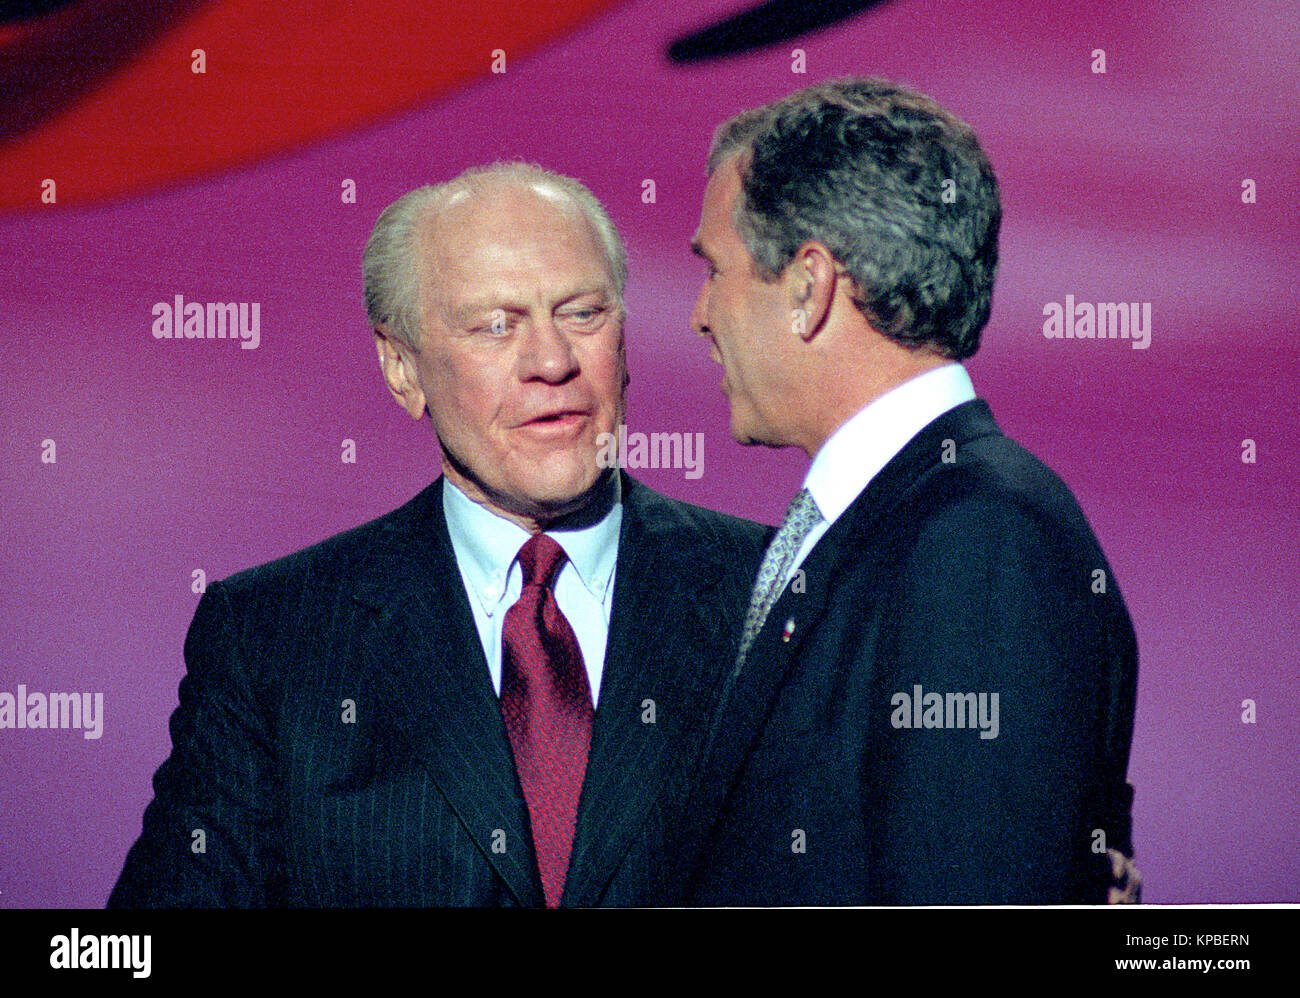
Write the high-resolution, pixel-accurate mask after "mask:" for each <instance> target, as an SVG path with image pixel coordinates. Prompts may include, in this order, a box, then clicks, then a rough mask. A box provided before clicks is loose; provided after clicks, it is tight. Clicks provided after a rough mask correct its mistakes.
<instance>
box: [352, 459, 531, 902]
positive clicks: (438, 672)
mask: <svg viewBox="0 0 1300 998" xmlns="http://www.w3.org/2000/svg"><path fill="white" fill-rule="evenodd" d="M441 488H442V480H441V479H439V480H438V481H436V482H434V483H433V484H432V485H430V486H429V487H428V488H427V489H425V490H424V492H422V493H421V494H420V495H419V496H418V497H417V499H416V500H415V501H414V502H413V503H411V504H410V509H411V516H410V517H409V518H407V519H405V520H395V521H394V522H393V523H392V524H390V525H389V528H388V530H387V531H386V533H385V535H384V537H383V539H382V540H381V542H380V543H379V545H378V546H377V548H376V550H375V551H374V552H373V554H372V555H371V556H370V557H369V558H368V559H367V560H366V562H365V563H364V564H363V565H362V566H360V567H359V570H358V571H359V582H358V586H357V591H356V593H357V599H358V600H360V601H361V602H363V603H366V604H368V605H370V606H373V607H374V608H375V612H374V614H373V615H372V618H371V619H372V623H371V627H370V629H369V630H368V631H367V632H366V633H365V635H364V637H363V639H362V641H363V644H362V650H361V656H362V667H363V668H365V669H366V670H367V671H368V675H369V676H370V677H371V679H372V682H373V689H374V691H375V696H376V697H377V698H378V700H379V703H378V704H377V705H376V709H379V710H385V711H391V712H392V713H393V716H394V718H395V723H394V725H393V728H394V730H395V731H397V732H398V733H399V734H400V737H402V738H404V739H405V740H406V741H407V742H408V743H409V746H410V749H411V751H412V753H413V754H414V756H415V757H416V758H417V759H418V760H419V762H420V763H421V764H422V765H423V766H424V768H425V769H426V770H427V771H428V773H429V775H430V776H431V777H432V779H433V780H434V782H435V783H436V784H437V786H438V788H439V789H440V790H441V791H442V793H443V795H444V796H445V797H446V799H447V802H448V804H449V805H450V806H451V808H452V810H453V811H454V812H455V813H456V815H457V816H458V817H459V818H460V820H461V822H462V823H463V824H464V826H465V830H466V832H467V834H468V835H469V836H470V838H471V839H472V840H473V841H474V843H475V844H476V845H477V846H478V848H479V851H480V852H481V853H482V854H483V858H484V859H485V860H486V861H487V862H488V863H489V864H491V866H492V867H493V868H494V869H495V870H496V871H497V873H498V874H499V875H500V876H501V879H502V880H504V881H505V883H506V886H507V887H508V888H509V890H510V892H511V893H512V894H513V895H514V898H515V900H516V901H517V902H518V903H519V904H521V905H530V906H531V905H540V904H542V902H543V897H542V891H541V884H540V881H539V879H538V875H537V863H536V860H535V859H534V854H533V844H532V836H531V834H530V832H529V824H528V812H527V807H526V805H525V803H524V799H523V795H522V793H521V792H520V789H519V782H518V778H517V776H516V773H515V767H514V762H513V759H512V757H511V754H510V747H509V743H508V742H507V740H506V733H505V725H504V723H503V722H502V720H501V713H500V706H499V701H498V700H497V697H496V694H495V692H494V691H493V689H492V684H491V680H490V679H489V677H488V670H487V663H486V661H485V660H484V657H483V649H482V645H481V643H480V641H479V637H478V632H477V630H476V629H475V627H474V622H473V615H472V613H471V611H470V607H469V601H468V597H467V596H466V594H465V587H464V585H463V583H462V581H461V576H460V572H459V570H458V568H457V566H456V560H455V557H454V554H453V552H452V547H451V541H450V538H449V537H448V534H447V524H446V519H445V517H444V514H443V509H442V491H441ZM501 833H504V842H502V840H501ZM502 846H504V848H502Z"/></svg>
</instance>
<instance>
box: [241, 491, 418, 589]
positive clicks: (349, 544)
mask: <svg viewBox="0 0 1300 998" xmlns="http://www.w3.org/2000/svg"><path fill="white" fill-rule="evenodd" d="M438 496H439V492H438V489H437V483H436V482H435V483H434V484H431V485H429V486H427V487H425V488H424V489H422V490H421V491H420V492H419V493H417V494H416V495H415V496H414V497H412V498H411V499H410V500H408V501H407V502H406V503H404V504H403V505H401V506H399V507H398V508H397V509H394V510H391V511H390V512H388V513H385V514H384V515H382V516H379V517H376V518H375V519H373V520H368V521H367V522H365V523H362V524H358V525H357V526H355V527H351V528H349V529H348V530H344V531H341V532H340V533H337V534H334V535H333V536H331V537H327V538H325V539H324V540H321V541H317V542H316V543H314V544H311V545H309V546H307V547H305V548H301V549H299V550H297V551H293V552H291V553H289V554H286V555H283V556H281V557H279V558H275V559H272V560H271V561H267V562H264V563H262V564H260V565H254V566H253V567H251V568H246V569H243V570H241V571H239V572H236V573H234V574H232V575H230V576H228V577H227V578H225V579H223V580H221V582H220V583H219V585H220V586H221V587H222V588H223V589H224V590H225V591H226V592H227V593H228V594H232V595H233V594H240V593H247V592H257V593H259V594H261V593H267V592H270V591H275V590H295V591H296V590H298V589H299V588H300V587H302V586H303V585H305V584H308V583H322V582H327V581H330V580H345V579H348V578H350V577H351V570H352V569H353V568H356V567H359V566H360V565H361V564H362V562H363V561H364V560H366V558H367V557H368V556H369V555H371V554H372V553H373V552H374V550H375V547H376V545H377V544H379V543H381V541H383V540H385V539H389V538H392V537H394V536H396V537H403V536H406V537H410V536H413V535H414V533H415V531H416V530H418V529H420V525H421V524H422V523H423V522H425V521H426V519H427V517H428V515H429V513H430V511H431V510H432V509H433V508H434V506H435V505H436V503H435V500H436V499H437V498H438Z"/></svg>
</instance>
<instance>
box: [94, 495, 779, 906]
mask: <svg viewBox="0 0 1300 998" xmlns="http://www.w3.org/2000/svg"><path fill="white" fill-rule="evenodd" d="M441 487H442V483H441V479H439V480H438V481H435V482H434V483H433V484H432V485H430V486H429V487H428V488H426V489H424V490H423V491H422V492H421V493H420V494H419V495H417V496H416V497H415V498H414V499H412V500H411V501H410V502H408V503H407V504H406V505H404V506H402V507H401V508H400V509H397V510H395V511H394V512H392V513H389V514H388V515H386V516H383V517H381V518H379V519H378V520H374V521H372V522H370V523H367V524H364V525H362V526H360V527H357V528H355V529H353V530H351V531H348V532H346V533H343V534H340V535H338V536H336V537H333V538H331V539H329V540H326V541H324V542H322V543H320V544H317V545H315V546H313V547H310V548H307V549H306V550H303V551H300V552H297V553H295V554H292V555H289V556H288V557H285V558H282V559H279V560H277V561H274V562H271V563H269V564H266V565H262V566H259V567H257V568H253V569H250V570H248V571H245V572H241V573H239V574H237V575H234V576H232V577H231V578H229V579H227V580H225V581H222V582H219V583H215V584H214V585H212V586H211V587H210V588H209V589H208V590H207V592H206V593H205V594H204V596H203V597H202V599H201V600H200V601H199V605H198V608H197V610H196V612H195V615H194V620H193V623H192V624H191V626H190V630H189V634H188V636H187V638H186V641H185V658H186V663H187V674H186V676H185V678H184V679H183V680H182V682H181V686H180V706H179V707H178V708H177V710H176V712H175V713H174V714H173V716H172V719H171V735H172V753H171V756H170V757H169V758H168V759H167V760H166V762H164V763H163V765H162V766H161V768H160V769H159V770H158V772H157V774H156V775H155V777H154V789H155V797H154V800H153V801H152V802H151V803H150V804H149V806H148V808H147V809H146V811H145V815H144V828H143V832H142V834H141V835H140V837H139V839H138V840H137V841H136V843H135V844H134V845H133V846H132V848H131V850H130V853H129V854H128V856H127V859H126V865H125V868H124V870H123V872H122V875H121V877H120V878H119V880H118V883H117V885H116V886H115V888H114V889H113V892H112V895H111V896H110V898H109V906H110V907H191V906H221V907H226V906H236V907H253V906H257V907H261V906H309V907H336V906H367V907H387V906H444V905H509V906H513V905H540V904H542V902H543V897H542V890H541V884H540V881H539V879H538V875H537V864H536V862H535V859H534V856H533V846H532V841H531V837H530V832H529V825H528V816H527V809H526V806H525V804H524V800H523V796H522V794H521V792H520V789H519V784H518V780H517V778H516V775H515V769H514V765H513V762H512V759H511V754H510V747H509V743H508V741H507V739H506V734H505V729H504V725H503V724H502V721H501V715H500V710H499V706H498V700H497V697H496V694H495V693H494V691H493V689H492V685H491V681H490V679H489V677H488V671H487V665H486V663H485V661H484V658H483V651H482V646H481V644H480V642H479V638H478V635H477V632H476V631H475V629H474V623H473V619H472V616H471V612H470V607H469V603H468V599H467V597H466V594H465V590H464V585H463V583H462V581H461V577H460V574H459V572H458V570H457V567H456V564H455V561H454V555H453V553H452V547H451V542H450V540H449V538H448V536H447V527H446V521H445V519H444V516H443V512H442V499H441ZM623 497H624V498H623V502H624V513H623V525H622V531H621V535H620V540H619V553H618V569H617V574H616V577H615V593H614V608H613V614H612V619H611V621H610V634H609V641H608V647H607V651H606V661H605V666H604V674H603V678H602V681H601V682H602V686H601V694H600V702H599V707H598V710H597V713H596V719H595V726H594V729H593V732H592V745H591V753H590V757H589V762H588V769H587V776H586V782H585V784H584V786H583V791H582V799H581V803H580V805H579V812H578V829H577V835H576V838H575V842H574V848H573V853H572V857H571V860H570V866H569V873H568V878H567V882H566V884H565V890H564V897H563V901H562V903H563V904H565V905H640V904H655V903H661V902H670V901H673V900H676V899H675V898H674V897H671V896H666V895H664V894H663V893H662V892H663V891H664V890H665V889H666V888H664V886H663V884H664V883H667V882H669V880H670V879H671V878H665V877H664V876H663V874H664V871H665V856H664V842H665V840H666V839H667V837H668V835H669V833H670V831H671V829H672V828H673V827H674V826H675V825H676V824H678V823H679V822H680V820H681V808H682V807H683V806H684V801H685V798H686V796H687V793H688V791H689V784H690V774H691V773H692V772H693V771H694V770H695V767H696V764H697V763H698V755H699V752H700V750H701V747H702V742H703V739H704V735H705V732H706V729H707V727H708V718H709V715H710V712H711V710H712V708H713V706H714V703H715V699H716V696H717V693H718V691H719V689H720V688H721V685H722V677H723V675H724V674H725V672H726V670H727V669H728V667H729V666H730V664H731V661H732V659H733V658H734V655H735V651H736V644H737V637H738V631H739V623H740V619H741V615H742V614H743V612H744V608H745V605H746V601H747V599H748V594H749V586H750V581H751V580H752V578H753V576H754V572H755V570H756V567H757V564H758V561H759V559H760V558H761V556H762V551H763V546H764V544H765V542H766V537H767V533H768V532H767V531H766V529H765V528H763V527H760V526H758V525H757V524H752V523H748V522H746V521H742V520H737V519H734V518H732V517H727V516H723V515H721V514H718V513H712V512H709V511H706V510H702V509H699V508H696V507H694V506H689V505H686V504H684V503H680V502H676V501H674V500H671V499H667V498H665V497H663V496H660V495H658V494H656V493H654V492H652V491H651V490H650V489H648V488H646V487H645V486H643V485H639V484H638V483H636V482H634V481H632V480H631V479H628V478H627V477H626V476H625V477H624V482H623ZM349 703H351V704H353V705H355V707H354V710H352V709H351V708H349V706H348V705H349ZM349 714H354V721H352V722H350V723H349V722H348V721H347V720H346V716H348V715H349Z"/></svg>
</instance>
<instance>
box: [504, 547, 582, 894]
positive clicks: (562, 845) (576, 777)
mask: <svg viewBox="0 0 1300 998" xmlns="http://www.w3.org/2000/svg"><path fill="white" fill-rule="evenodd" d="M563 564H564V549H563V548H561V547H560V545H559V544H557V543H556V542H555V541H553V540H552V539H551V538H549V537H547V536H546V535H545V534H536V535H534V536H533V537H531V538H529V540H528V542H527V543H526V544H525V545H524V546H523V547H522V548H520V549H519V565H520V567H521V568H522V569H523V572H524V588H523V591H522V592H521V593H520V594H519V602H517V603H516V604H515V605H514V606H512V607H511V608H510V609H509V610H507V611H506V615H505V620H504V622H503V625H502V633H501V645H502V656H501V714H502V716H503V717H504V718H505V722H506V733H507V734H508V735H509V736H510V747H511V749H512V750H513V751H514V756H515V768H516V769H517V770H518V771H519V783H520V785H521V786H522V788H523V791H524V799H525V800H526V801H527V802H528V814H529V817H530V818H531V821H532V828H533V847H534V849H535V850H536V853H537V867H538V870H539V872H540V873H541V875H542V889H543V891H545V894H546V906H547V907H548V908H554V907H556V906H557V905H559V903H560V896H561V895H562V894H563V893H564V877H565V874H566V873H567V871H568V868H569V853H570V852H571V851H572V849H573V830H574V826H575V824H576V822H577V817H578V797H579V795H580V794H581V792H582V778H583V775H584V774H585V773H586V770H587V749H588V747H589V746H590V744H591V722H592V717H593V715H594V713H595V711H594V710H593V709H592V706H591V687H590V684H589V683H588V682H587V669H586V667H585V666H584V665H583V662H582V650H581V649H580V648H579V647H578V639H577V637H576V636H575V635H574V633H573V628H572V627H570V626H569V622H568V621H567V620H566V619H565V617H564V614H562V613H561V612H560V607H559V605H558V604H557V603H556V602H555V593H554V591H553V587H554V585H555V577H556V576H557V575H558V574H559V572H560V567H561V566H562V565H563Z"/></svg>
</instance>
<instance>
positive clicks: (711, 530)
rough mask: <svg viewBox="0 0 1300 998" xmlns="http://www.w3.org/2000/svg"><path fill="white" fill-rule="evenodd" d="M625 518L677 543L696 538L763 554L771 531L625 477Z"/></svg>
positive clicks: (758, 524) (757, 524) (760, 525)
mask: <svg viewBox="0 0 1300 998" xmlns="http://www.w3.org/2000/svg"><path fill="white" fill-rule="evenodd" d="M623 507H624V515H625V516H628V517H631V518H633V519H634V520H636V521H637V522H639V523H641V524H642V525H643V527H644V528H646V529H647V530H648V531H650V532H652V533H655V534H662V535H663V536H664V538H665V539H670V540H671V539H675V541H676V542H677V543H681V542H684V541H685V540H686V539H687V538H690V537H694V538H697V539H698V540H700V541H703V542H708V543H713V544H717V545H720V546H723V547H726V548H740V549H750V548H757V549H758V551H759V553H760V554H761V552H762V549H763V548H764V547H765V546H766V544H767V537H768V534H769V533H770V528H768V527H766V526H764V525H763V524H761V523H755V522H754V521H753V520H746V519H743V518H741V517H738V516H732V515H730V514H728V513H719V512H717V511H716V510H711V509H705V508H704V507H703V506H696V505H695V504H693V503H689V502H685V501H683V500H681V499H673V498H670V497H669V496H665V495H662V494H660V493H658V492H656V491H655V490H654V489H652V488H650V487H649V486H648V485H643V484H641V483H640V482H638V481H636V480H635V479H633V478H630V477H626V478H624V488H623Z"/></svg>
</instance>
